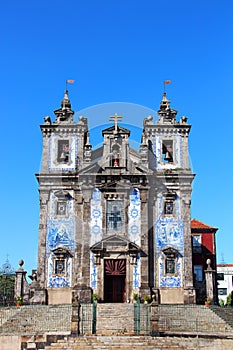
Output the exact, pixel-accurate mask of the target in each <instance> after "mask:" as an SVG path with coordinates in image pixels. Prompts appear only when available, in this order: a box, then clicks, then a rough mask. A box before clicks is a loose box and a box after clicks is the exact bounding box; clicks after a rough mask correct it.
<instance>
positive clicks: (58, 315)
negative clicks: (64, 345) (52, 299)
mask: <svg viewBox="0 0 233 350" xmlns="http://www.w3.org/2000/svg"><path fill="white" fill-rule="evenodd" d="M70 328H71V306H70V305H59V306H58V305H56V306H53V305H27V306H21V307H9V308H1V309H0V334H30V335H33V334H38V333H39V334H41V333H42V334H43V333H54V334H56V333H61V334H69V333H70Z"/></svg>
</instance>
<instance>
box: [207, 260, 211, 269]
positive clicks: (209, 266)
mask: <svg viewBox="0 0 233 350" xmlns="http://www.w3.org/2000/svg"><path fill="white" fill-rule="evenodd" d="M206 264H207V270H212V268H211V260H210V259H207V260H206Z"/></svg>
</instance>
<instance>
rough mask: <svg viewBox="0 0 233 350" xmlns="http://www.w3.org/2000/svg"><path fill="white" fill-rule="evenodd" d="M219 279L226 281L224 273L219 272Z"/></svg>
mask: <svg viewBox="0 0 233 350" xmlns="http://www.w3.org/2000/svg"><path fill="white" fill-rule="evenodd" d="M217 280H218V281H224V273H217Z"/></svg>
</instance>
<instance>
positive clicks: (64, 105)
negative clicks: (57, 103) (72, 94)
mask: <svg viewBox="0 0 233 350" xmlns="http://www.w3.org/2000/svg"><path fill="white" fill-rule="evenodd" d="M61 107H62V109H66V108H69V109H70V108H71V103H70V100H69V97H68V90H65V91H64V97H63V100H62V101H61Z"/></svg>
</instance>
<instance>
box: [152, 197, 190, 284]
mask: <svg viewBox="0 0 233 350" xmlns="http://www.w3.org/2000/svg"><path fill="white" fill-rule="evenodd" d="M157 201H158V206H157V209H158V219H157V220H156V222H155V234H156V256H157V258H158V270H159V286H160V287H170V288H173V287H182V283H183V254H184V222H183V220H181V214H180V198H179V196H178V195H177V198H176V205H175V216H174V217H166V216H163V215H162V212H163V208H162V207H163V196H162V195H161V194H160V195H159V196H158V198H157ZM167 248H173V249H175V250H176V251H177V254H176V257H175V266H176V271H175V274H174V276H171V275H166V273H165V261H166V255H165V254H164V250H165V249H167Z"/></svg>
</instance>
